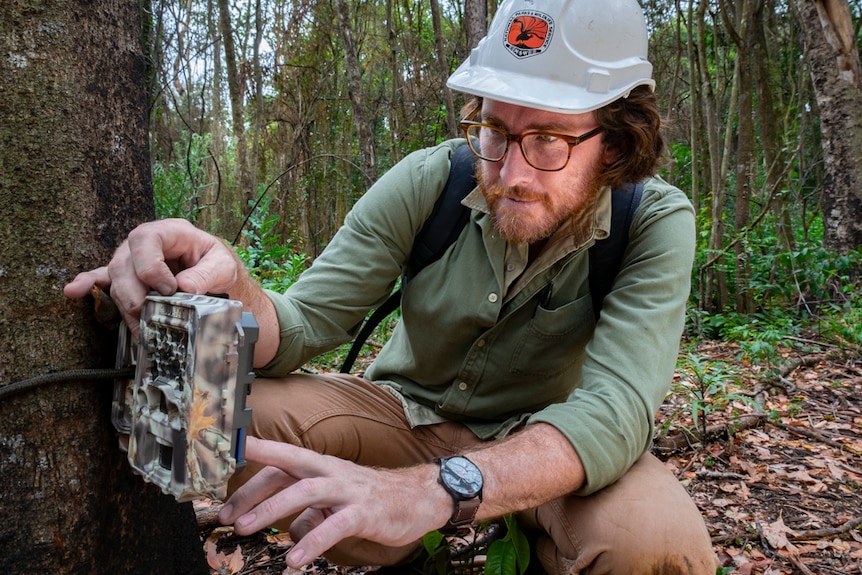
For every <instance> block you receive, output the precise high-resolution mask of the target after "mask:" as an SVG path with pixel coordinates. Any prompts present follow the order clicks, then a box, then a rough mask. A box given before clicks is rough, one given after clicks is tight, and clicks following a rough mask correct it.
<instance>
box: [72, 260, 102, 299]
mask: <svg viewBox="0 0 862 575" xmlns="http://www.w3.org/2000/svg"><path fill="white" fill-rule="evenodd" d="M94 285H95V286H99V287H100V288H102V289H108V287H109V286H110V285H111V278H110V276H108V267H107V266H102V267H100V268H96V269H94V270H90V271H86V272H81V273H79V274H78V275H77V276H75V279H73V280H72V281H70V282H69V283H67V284H66V285H65V286H63V294H64V295H65V296H66V297H68V298H71V299H81V298H82V297H84V296H85V295H87V294H89V293H90V289H91V288H92V287H93V286H94Z"/></svg>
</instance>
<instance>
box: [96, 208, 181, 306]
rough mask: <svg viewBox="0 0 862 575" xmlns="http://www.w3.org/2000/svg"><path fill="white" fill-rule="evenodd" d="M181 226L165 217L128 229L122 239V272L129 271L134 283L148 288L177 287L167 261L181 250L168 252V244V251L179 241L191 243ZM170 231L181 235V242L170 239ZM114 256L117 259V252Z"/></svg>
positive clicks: (164, 291)
mask: <svg viewBox="0 0 862 575" xmlns="http://www.w3.org/2000/svg"><path fill="white" fill-rule="evenodd" d="M184 228H185V227H184V226H182V225H177V223H176V222H174V221H173V220H168V221H159V222H150V223H148V224H144V225H142V226H138V227H137V228H135V229H134V230H132V231H131V233H130V234H129V239H128V241H127V242H126V243H127V246H128V257H127V259H126V261H124V262H123V264H124V265H123V267H124V268H125V270H126V271H125V272H124V276H125V275H126V274H130V276H131V277H133V278H134V281H135V282H136V283H140V284H143V285H145V286H147V287H149V288H152V289H154V290H156V291H157V292H159V293H160V294H162V295H171V294H172V293H174V292H175V291H176V290H177V280H176V278H175V277H174V272H173V271H172V270H171V268H170V266H169V265H168V261H170V260H171V259H178V258H179V257H180V255H181V254H176V253H169V252H168V247H171V248H172V252H176V251H177V246H178V245H180V244H181V243H184V244H185V245H186V246H191V240H190V238H188V237H187V230H185V229H184ZM171 235H181V236H182V237H184V238H186V239H185V241H183V242H179V241H177V240H171V239H170V238H171ZM188 249H192V248H188ZM114 259H115V260H116V259H117V254H115V256H114ZM111 263H112V264H113V263H114V261H113V260H112V262H111ZM110 267H112V268H113V267H114V266H113V265H111V266H110ZM117 267H118V268H119V266H117ZM112 277H114V275H113V274H112Z"/></svg>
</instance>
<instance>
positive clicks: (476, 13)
mask: <svg viewBox="0 0 862 575" xmlns="http://www.w3.org/2000/svg"><path fill="white" fill-rule="evenodd" d="M464 28H465V30H466V32H467V51H468V52H469V51H470V50H472V49H473V48H475V47H476V46H477V45H478V44H479V40H481V39H482V38H483V37H484V36H485V33H486V32H487V31H488V1H487V0H465V2H464ZM464 56H465V57H466V54H465V55H464Z"/></svg>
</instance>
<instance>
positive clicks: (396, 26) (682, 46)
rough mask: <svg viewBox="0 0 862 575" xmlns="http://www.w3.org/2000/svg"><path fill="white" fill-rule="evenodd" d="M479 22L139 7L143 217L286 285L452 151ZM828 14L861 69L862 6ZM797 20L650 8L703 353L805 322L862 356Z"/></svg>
mask: <svg viewBox="0 0 862 575" xmlns="http://www.w3.org/2000/svg"><path fill="white" fill-rule="evenodd" d="M489 4H490V5H486V4H485V2H475V1H470V0H468V1H467V2H464V3H462V2H451V1H449V0H434V1H431V2H403V1H399V0H386V1H385V2H349V1H348V0H329V1H325V2H320V1H312V0H300V1H290V2H287V1H285V0H255V1H251V0H242V1H236V0H189V1H188V2H184V3H178V2H159V1H154V2H152V4H151V14H149V16H150V17H151V20H150V21H149V22H148V23H147V24H150V25H151V27H150V28H148V29H147V30H146V31H145V33H146V34H147V44H148V46H149V49H150V51H151V55H152V62H151V63H152V70H151V76H150V88H151V89H150V93H151V102H150V109H151V113H150V123H151V126H150V136H151V146H152V148H151V150H152V155H151V157H152V161H153V173H154V188H155V197H156V211H157V216H158V217H168V216H178V217H184V218H187V219H190V220H192V221H195V222H196V223H197V224H198V225H199V226H201V227H203V228H206V229H208V230H210V231H214V232H216V233H218V234H219V235H221V236H222V237H225V238H226V239H229V240H232V241H234V243H235V244H236V245H237V246H239V247H240V249H241V250H243V254H244V255H245V257H246V259H247V261H248V262H249V264H250V265H251V266H252V267H253V268H255V269H256V271H257V273H258V274H259V275H260V277H261V279H262V281H264V283H266V284H267V285H269V286H270V287H279V286H282V287H283V286H285V285H287V284H288V283H289V282H290V281H291V280H292V278H294V277H295V276H296V274H297V273H299V272H300V271H301V270H302V269H304V267H305V265H306V264H307V263H308V262H309V261H311V260H312V259H313V258H314V257H315V256H316V255H317V254H319V253H320V251H321V250H322V249H323V247H324V246H325V245H326V243H327V242H328V240H329V239H330V238H331V236H332V235H333V234H334V232H335V230H336V229H337V227H338V226H339V225H340V223H341V221H342V219H343V217H344V215H345V213H346V212H347V210H349V209H350V207H351V205H352V204H353V203H354V202H355V201H356V199H357V198H358V197H359V196H360V195H361V194H362V193H363V192H364V191H365V190H366V188H367V187H368V186H369V185H370V184H371V183H373V182H374V180H375V179H376V177H377V176H379V175H380V174H381V173H382V172H384V171H385V170H386V169H387V168H389V167H390V166H392V165H393V164H394V163H395V162H397V161H398V160H400V159H401V158H402V157H404V156H405V155H406V154H408V153H409V152H411V151H413V150H415V149H417V148H419V147H422V146H427V145H431V144H434V143H437V142H439V141H441V140H444V139H446V138H450V137H458V136H459V132H458V129H457V111H458V108H459V106H460V103H461V102H460V100H461V97H462V96H461V95H460V94H453V93H450V92H449V91H448V90H447V89H446V88H445V79H446V77H447V76H448V74H449V73H450V72H451V71H452V70H453V69H454V67H456V66H457V65H458V64H459V63H460V62H461V61H462V60H463V59H464V58H465V57H466V55H467V54H468V52H469V50H468V46H472V45H475V43H476V41H477V38H478V37H481V35H482V33H483V32H484V27H485V22H486V21H487V20H486V18H489V17H490V16H491V15H493V11H494V2H490V3H489ZM826 4H829V3H826ZM833 4H837V5H838V6H840V7H842V8H843V10H844V13H842V12H841V11H837V12H838V14H837V16H832V17H833V18H837V19H838V21H839V23H840V24H841V25H843V26H844V27H845V40H846V39H847V38H850V41H851V44H850V48H851V50H850V57H851V58H850V59H851V61H852V57H854V56H855V65H856V66H857V67H858V61H859V57H858V54H859V44H860V43H862V39H860V38H862V35H860V18H859V16H860V4H859V3H858V0H856V1H854V2H853V3H851V4H849V5H848V4H847V3H846V2H833ZM806 5H807V6H813V4H812V3H810V2H798V3H797V4H791V3H788V2H785V1H781V0H765V1H763V0H760V1H755V0H746V1H742V0H738V1H735V2H734V1H719V2H691V3H683V2H681V1H680V0H653V1H650V2H646V3H645V4H644V10H645V14H646V18H647V21H648V26H649V29H650V34H651V41H650V59H651V60H652V62H653V63H654V66H655V71H654V75H655V78H656V81H657V89H656V90H657V94H658V97H659V101H660V103H661V108H662V110H663V112H664V114H665V116H666V120H667V142H668V144H669V146H668V147H669V152H670V153H669V158H668V163H667V166H666V168H665V170H664V173H663V175H664V177H665V178H667V179H668V180H669V181H671V182H673V183H675V184H676V185H677V186H679V187H680V188H682V189H683V190H685V191H686V192H688V193H689V194H690V196H691V199H692V202H693V203H694V205H695V208H696V210H697V213H698V226H699V236H698V237H699V244H698V255H697V261H696V265H695V268H694V272H693V278H692V279H693V290H692V302H691V304H692V305H691V320H692V321H691V326H692V327H693V328H694V329H695V330H696V332H697V333H698V334H705V335H709V336H714V337H733V335H734V330H737V331H739V330H744V331H749V330H750V328H748V327H743V326H744V325H749V326H750V325H751V323H750V321H749V320H750V319H751V316H752V315H754V316H756V317H760V318H761V322H765V323H767V324H769V325H773V326H774V325H780V326H782V329H784V328H788V329H790V330H791V331H792V330H793V325H795V322H796V320H797V319H807V318H811V317H814V316H817V317H819V318H821V319H823V318H833V319H835V320H836V321H837V322H838V323H839V324H840V325H839V326H836V327H840V330H839V331H841V333H840V335H841V336H842V337H845V338H847V340H848V341H850V342H858V337H859V334H858V332H855V331H854V329H853V327H852V326H853V325H854V324H856V323H858V322H856V321H854V318H855V315H854V316H853V317H847V316H846V314H848V313H849V314H857V313H858V312H857V311H854V310H858V306H852V305H849V304H852V300H854V298H855V297H856V296H855V289H854V285H855V284H854V282H853V278H855V277H856V273H855V271H854V270H858V269H859V265H860V261H862V260H860V251H859V245H860V244H862V241H860V238H862V233H859V232H858V231H856V232H855V235H854V234H853V233H851V234H849V235H848V234H846V233H845V234H844V235H841V234H840V233H835V234H833V236H834V239H833V240H832V241H830V237H829V226H830V225H831V226H833V227H840V226H842V225H845V224H843V223H842V222H841V218H838V217H835V222H830V220H829V218H827V219H826V220H824V213H826V210H825V209H824V206H826V207H828V208H829V209H830V210H831V211H830V212H829V213H842V212H843V216H842V217H843V218H845V219H846V218H849V220H850V221H851V222H853V221H858V220H859V211H858V208H859V205H860V204H859V202H858V198H856V200H855V203H853V202H851V203H850V204H849V207H848V205H837V206H836V205H835V203H834V201H833V203H832V204H830V202H829V200H830V197H832V198H833V200H834V197H837V196H839V195H840V194H842V193H844V194H846V193H848V192H847V191H846V190H842V189H841V188H840V186H837V187H836V186H831V185H828V184H829V182H830V181H831V180H830V178H829V174H828V172H827V171H826V169H825V168H824V153H823V150H824V145H823V136H822V134H823V131H822V127H823V126H822V125H821V122H822V121H823V120H822V118H821V116H822V114H821V113H820V111H819V107H818V101H817V98H816V97H815V89H814V84H813V82H812V77H814V76H816V74H812V69H811V66H816V65H818V64H817V63H816V61H815V60H814V59H812V58H810V57H809V58H806V55H807V53H810V52H811V50H812V48H811V46H808V47H806V46H807V43H810V40H806V35H805V27H806V26H819V25H821V24H822V19H821V21H818V20H817V13H816V12H815V13H810V12H806V10H804V9H803V10H800V7H804V6H806ZM848 8H849V12H848ZM842 18H843V22H842V21H841V19H842ZM806 19H808V20H812V19H813V21H807V22H806ZM848 31H849V32H848ZM848 34H849V35H848ZM815 72H816V71H815ZM821 74H822V72H821ZM856 82H857V84H858V82H859V80H858V78H857V79H856ZM833 83H834V82H833ZM832 102H833V104H834V105H835V106H836V107H840V105H841V104H840V102H838V101H836V100H833V101H832ZM858 102H859V101H858V99H857V100H856V102H855V103H858ZM853 104H854V102H853V101H852V100H851V101H850V102H849V103H845V104H844V105H845V106H847V105H849V106H851V111H852V106H853ZM852 113H853V114H854V115H855V119H853V118H849V119H848V118H847V117H846V115H845V117H844V123H843V124H841V125H842V126H843V128H842V129H843V130H847V129H849V130H851V132H850V133H851V134H852V133H853V132H854V131H856V130H853V127H854V126H859V125H860V124H859V114H860V112H859V110H858V109H857V110H855V112H852ZM833 133H834V135H835V136H836V138H841V139H844V138H845V137H846V136H847V135H848V134H847V132H846V131H836V132H833ZM857 136H858V134H857ZM850 139H851V140H852V139H854V138H850ZM855 139H858V137H857V138H855ZM860 150H862V146H860V145H859V143H858V142H857V143H856V145H855V147H850V148H849V152H844V154H845V156H846V155H847V154H848V153H849V154H850V157H845V158H844V161H845V162H848V163H849V164H850V165H856V166H857V167H856V169H857V173H858V169H859V168H858V165H859V164H860V162H859V160H860V158H862V152H860ZM847 181H849V182H852V181H854V180H852V179H848V180H847ZM855 181H859V178H858V177H857V178H856V180H855ZM850 193H851V194H852V190H851V191H850ZM830 195H832V196H830ZM851 199H852V198H851ZM848 211H850V212H851V213H849V214H848V213H846V212H848ZM854 211H855V213H853V212H854ZM851 227H852V225H851ZM845 318H846V321H845ZM846 330H849V331H850V332H851V333H847V332H846Z"/></svg>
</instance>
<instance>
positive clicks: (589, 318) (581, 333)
mask: <svg viewBox="0 0 862 575" xmlns="http://www.w3.org/2000/svg"><path fill="white" fill-rule="evenodd" d="M595 327H596V320H595V316H594V314H593V303H592V298H591V297H590V296H589V295H587V296H585V297H581V298H579V299H576V300H574V301H571V302H569V303H567V304H565V305H562V306H560V307H557V308H555V309H545V308H543V307H542V306H538V307H537V308H536V309H535V314H534V315H533V317H532V319H530V321H529V322H528V323H527V325H526V328H525V329H524V330H523V331H522V334H521V336H520V338H519V340H518V341H517V342H516V344H515V346H514V353H513V354H512V360H511V363H510V364H509V370H510V371H511V372H512V373H516V374H519V375H532V376H544V377H548V376H553V375H557V374H559V373H561V372H563V371H565V370H566V369H567V368H569V367H570V366H571V365H572V364H574V363H575V362H577V361H578V360H579V359H581V357H582V356H583V354H584V348H585V347H586V345H587V342H588V341H589V339H590V337H591V336H592V334H593V331H594V329H595Z"/></svg>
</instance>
